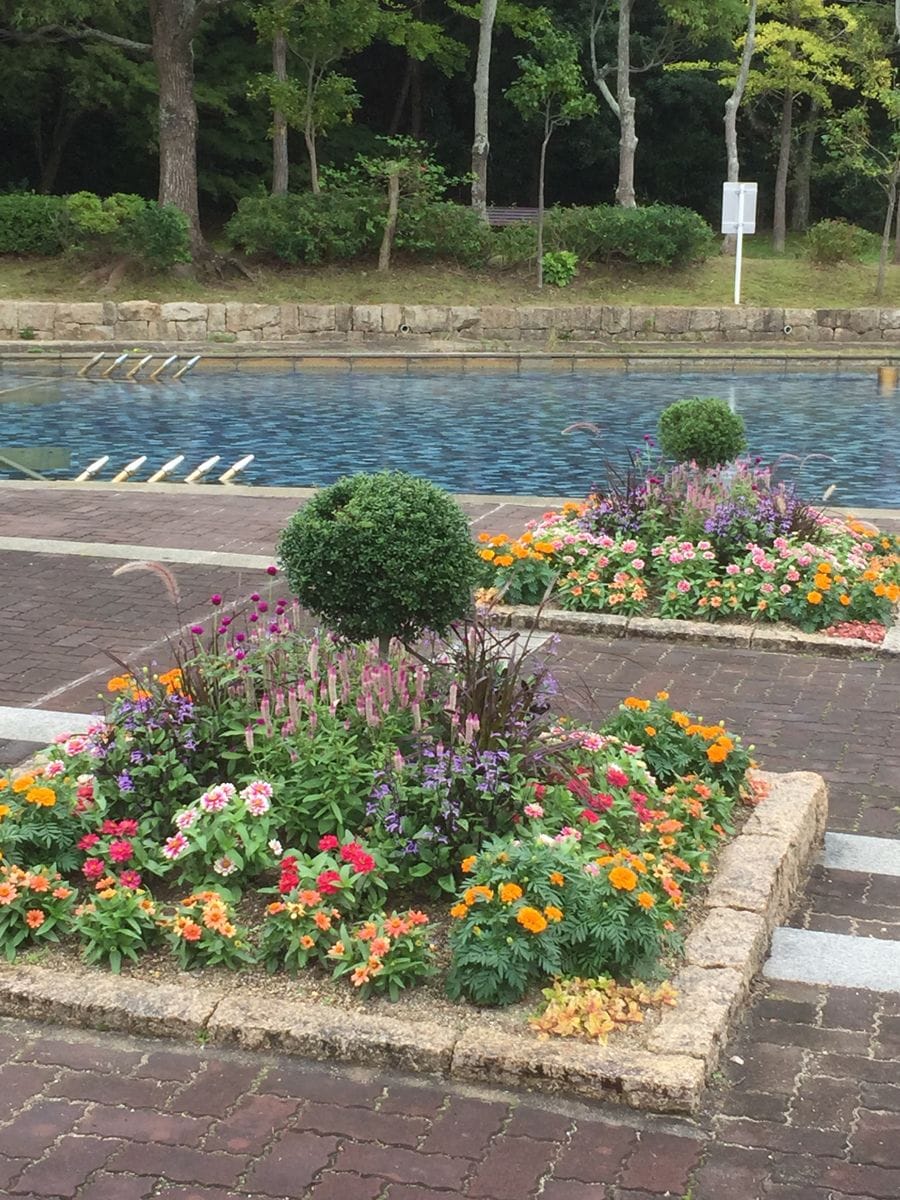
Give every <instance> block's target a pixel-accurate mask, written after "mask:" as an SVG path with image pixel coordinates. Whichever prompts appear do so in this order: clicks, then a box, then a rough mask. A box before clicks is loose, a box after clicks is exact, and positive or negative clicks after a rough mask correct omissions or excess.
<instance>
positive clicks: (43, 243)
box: [0, 192, 69, 254]
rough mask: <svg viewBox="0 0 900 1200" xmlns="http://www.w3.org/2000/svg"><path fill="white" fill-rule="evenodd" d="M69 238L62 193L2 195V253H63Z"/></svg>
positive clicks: (0, 198)
mask: <svg viewBox="0 0 900 1200" xmlns="http://www.w3.org/2000/svg"><path fill="white" fill-rule="evenodd" d="M68 239H69V232H68V228H67V213H66V202H65V200H64V199H63V198H62V196H39V195H37V194H35V193H34V192H9V193H7V194H6V195H3V196H0V254H59V253H60V251H62V250H64V249H65V247H66V245H67V242H68Z"/></svg>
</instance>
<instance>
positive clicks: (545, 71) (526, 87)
mask: <svg viewBox="0 0 900 1200" xmlns="http://www.w3.org/2000/svg"><path fill="white" fill-rule="evenodd" d="M516 62H517V63H518V65H519V77H518V79H516V80H515V82H514V83H513V84H512V85H511V86H510V87H509V88H508V89H507V91H506V95H507V98H508V99H509V100H510V101H511V102H512V104H513V105H514V106H515V107H516V109H517V110H518V112H519V113H520V114H521V116H522V117H523V118H525V119H526V120H534V119H536V120H538V121H539V122H540V124H541V133H542V136H541V152H540V159H539V164H538V222H537V285H538V287H539V288H542V287H543V286H544V209H545V207H546V206H545V203H544V177H545V175H546V167H547V146H548V145H549V143H550V138H551V137H552V136H553V133H554V130H556V129H558V128H559V127H560V125H567V124H568V123H569V122H570V121H577V120H579V119H580V118H581V117H588V116H591V115H592V114H593V113H594V112H596V111H597V101H596V99H595V98H594V97H593V96H592V95H591V94H590V93H589V92H588V91H587V89H586V85H585V80H584V76H583V74H582V72H581V66H580V64H579V61H578V42H577V41H576V40H575V38H574V37H573V36H572V35H571V34H569V33H566V32H564V31H563V30H561V29H557V28H555V27H554V26H552V25H549V24H548V25H546V26H545V27H544V29H543V31H542V32H541V33H540V34H538V35H537V36H536V37H535V39H534V50H533V52H532V54H530V55H522V56H520V57H518V58H517V59H516Z"/></svg>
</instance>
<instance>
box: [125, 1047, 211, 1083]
mask: <svg viewBox="0 0 900 1200" xmlns="http://www.w3.org/2000/svg"><path fill="white" fill-rule="evenodd" d="M201 1066H202V1060H201V1059H199V1058H198V1057H197V1056H196V1055H195V1054H185V1053H178V1052H177V1051H169V1050H155V1051H153V1053H151V1054H148V1055H147V1057H146V1061H145V1062H142V1063H140V1064H138V1066H137V1067H135V1069H134V1075H135V1076H137V1077H138V1078H143V1077H144V1076H146V1077H148V1078H150V1079H159V1080H173V1081H175V1082H177V1083H187V1082H188V1080H189V1079H192V1078H193V1077H194V1076H195V1075H196V1074H197V1072H198V1071H199V1070H200V1068H201Z"/></svg>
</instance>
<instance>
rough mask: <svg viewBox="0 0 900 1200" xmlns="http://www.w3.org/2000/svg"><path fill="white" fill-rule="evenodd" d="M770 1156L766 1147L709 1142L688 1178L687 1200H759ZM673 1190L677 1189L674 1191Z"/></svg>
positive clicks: (762, 1194) (770, 1162)
mask: <svg viewBox="0 0 900 1200" xmlns="http://www.w3.org/2000/svg"><path fill="white" fill-rule="evenodd" d="M771 1165H772V1156H771V1154H770V1152H769V1151H768V1150H745V1149H742V1148H741V1147H740V1146H713V1147H711V1148H710V1150H709V1152H708V1153H707V1155H706V1157H705V1159H704V1161H703V1164H702V1165H701V1166H700V1167H698V1168H697V1169H696V1170H695V1171H694V1173H693V1176H692V1179H691V1190H690V1193H689V1194H690V1197H691V1200H723V1197H728V1196H733V1197H735V1200H737V1198H738V1197H740V1200H751V1197H752V1198H753V1200H761V1198H762V1197H763V1196H764V1195H765V1191H764V1188H765V1184H766V1180H767V1179H768V1178H769V1175H770V1171H771ZM676 1194H677V1193H676Z"/></svg>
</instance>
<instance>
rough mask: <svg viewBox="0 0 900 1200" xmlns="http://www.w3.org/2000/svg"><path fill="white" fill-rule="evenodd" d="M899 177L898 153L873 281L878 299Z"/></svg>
mask: <svg viewBox="0 0 900 1200" xmlns="http://www.w3.org/2000/svg"><path fill="white" fill-rule="evenodd" d="M898 177H900V155H898V157H897V158H895V159H894V168H893V170H892V171H891V179H890V183H889V185H888V203H887V212H886V213H885V215H884V229H883V230H882V233H881V253H880V254H879V256H878V279H877V281H876V283H875V299H876V300H880V299H881V298H882V296H883V295H884V281H885V278H886V276H887V264H888V255H889V254H890V249H891V228H892V226H893V224H894V208H895V207H896V204H897V180H898Z"/></svg>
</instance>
